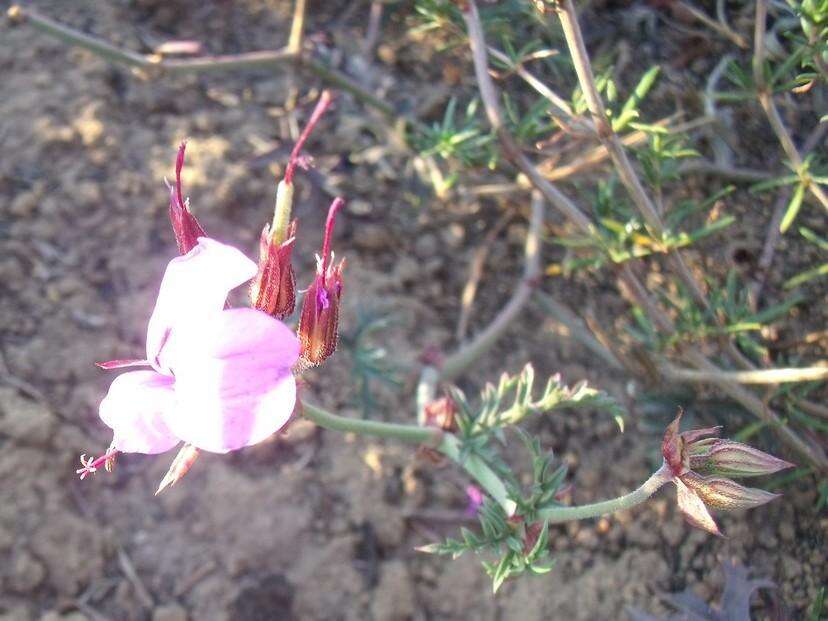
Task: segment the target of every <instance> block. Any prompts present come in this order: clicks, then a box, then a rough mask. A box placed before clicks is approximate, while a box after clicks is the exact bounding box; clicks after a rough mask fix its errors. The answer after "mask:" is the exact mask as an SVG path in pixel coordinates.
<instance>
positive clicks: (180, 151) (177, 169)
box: [175, 140, 187, 209]
mask: <svg viewBox="0 0 828 621" xmlns="http://www.w3.org/2000/svg"><path fill="white" fill-rule="evenodd" d="M186 148H187V141H186V140H183V141H182V142H181V146H179V147H178V157H177V158H175V196H176V198H177V199H178V206H179V207H180V208H181V209H186V206H185V205H184V196H183V195H182V193H181V169H182V168H184V150H185V149H186Z"/></svg>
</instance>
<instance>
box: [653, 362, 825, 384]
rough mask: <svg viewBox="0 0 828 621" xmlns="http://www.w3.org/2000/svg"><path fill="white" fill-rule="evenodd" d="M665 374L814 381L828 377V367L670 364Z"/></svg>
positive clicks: (684, 378)
mask: <svg viewBox="0 0 828 621" xmlns="http://www.w3.org/2000/svg"><path fill="white" fill-rule="evenodd" d="M661 371H662V373H663V374H664V376H665V377H666V378H667V379H668V380H671V381H675V382H720V381H722V380H727V381H730V382H735V383H737V384H783V383H786V382H814V381H820V380H824V379H828V367H826V366H814V367H803V368H780V369H757V370H755V371H720V370H717V371H716V372H715V373H714V372H710V371H700V370H697V369H682V368H678V367H675V366H673V365H670V364H664V365H662V367H661Z"/></svg>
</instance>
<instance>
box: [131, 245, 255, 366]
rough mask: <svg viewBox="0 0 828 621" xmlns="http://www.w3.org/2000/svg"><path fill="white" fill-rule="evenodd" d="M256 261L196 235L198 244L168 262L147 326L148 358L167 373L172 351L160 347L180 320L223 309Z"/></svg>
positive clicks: (195, 319)
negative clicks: (232, 292)
mask: <svg viewBox="0 0 828 621" xmlns="http://www.w3.org/2000/svg"><path fill="white" fill-rule="evenodd" d="M256 270H257V268H256V264H255V263H254V262H253V261H251V260H250V259H248V258H247V257H246V256H244V255H243V254H242V253H241V252H240V251H239V250H237V249H235V248H233V247H232V246H228V245H226V244H222V243H220V242H217V241H215V240H214V239H210V238H209V237H199V239H198V245H197V246H196V247H195V248H193V249H192V250H190V252H188V253H187V254H185V255H184V256H181V257H176V258H175V259H173V260H172V261H170V263H169V265H167V271H166V272H164V278H163V280H162V281H161V289H160V291H159V292H158V301H157V302H156V303H155V310H154V311H153V312H152V317H150V321H149V327H148V328H147V360H149V361H150V363H151V364H152V366H153V367H155V369H156V370H157V371H159V372H161V373H164V374H169V370H170V365H171V360H172V358H173V357H174V355H175V352H173V351H171V350H167V351H165V352H164V356H163V360H162V356H161V351H162V349H166V347H165V345H166V343H167V342H168V340H169V337H170V333H171V331H172V330H173V328H175V327H176V326H177V325H179V324H180V323H189V322H191V321H197V320H199V319H200V318H201V317H204V316H205V315H208V314H211V313H215V312H218V311H220V310H221V309H222V308H224V303H225V301H226V299H227V294H228V293H229V292H230V290H231V289H235V288H236V287H238V286H239V285H241V284H242V283H244V282H245V281H248V280H250V279H251V278H253V277H254V276H255V275H256Z"/></svg>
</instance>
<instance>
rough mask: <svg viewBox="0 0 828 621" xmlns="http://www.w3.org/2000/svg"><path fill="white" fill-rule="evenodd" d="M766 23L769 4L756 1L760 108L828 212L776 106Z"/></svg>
mask: <svg viewBox="0 0 828 621" xmlns="http://www.w3.org/2000/svg"><path fill="white" fill-rule="evenodd" d="M767 19H768V3H767V0H756V20H755V22H754V32H753V81H754V83H755V84H756V96H757V98H758V99H759V105H761V106H762V109H763V110H764V111H765V116H766V117H767V118H768V123H770V126H771V129H772V130H773V133H774V134H776V138H777V140H779V144H780V145H781V146H782V150H783V151H785V155H786V156H787V157H788V160H789V161H790V163H791V166H792V167H793V169H794V171H795V172H796V174H797V175H799V178H800V181H801V183H803V184H804V185H805V186H806V188H807V189H808V190H809V191H810V192H811V194H813V196H814V197H815V198H816V199H817V200H818V201H819V202H820V203H821V204H822V206H823V207H825V209H828V195H826V194H825V192H824V191H823V190H822V188H821V187H820V186H819V184H817V182H816V181H814V180H813V179H811V177H810V176H809V175H808V174H807V171H806V170H805V163H804V161H803V160H802V156H801V155H800V153H799V150H798V149H797V148H796V144H794V141H793V138H792V137H791V134H790V132H789V131H788V128H787V127H785V123H784V121H783V120H782V115H781V114H779V109H778V108H777V107H776V102H774V99H773V90H772V89H771V86H770V85H769V84H768V82H767V80H766V79H765V33H766V23H767Z"/></svg>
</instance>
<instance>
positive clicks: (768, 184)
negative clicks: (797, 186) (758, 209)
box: [750, 175, 799, 194]
mask: <svg viewBox="0 0 828 621" xmlns="http://www.w3.org/2000/svg"><path fill="white" fill-rule="evenodd" d="M797 181H799V177H798V176H797V175H785V176H783V177H774V178H773V179H768V180H767V181H760V182H759V183H755V184H753V185H752V186H750V193H751V194H758V193H759V192H764V191H765V190H770V189H772V188H778V187H779V186H783V185H791V184H792V183H796V182H797Z"/></svg>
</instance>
